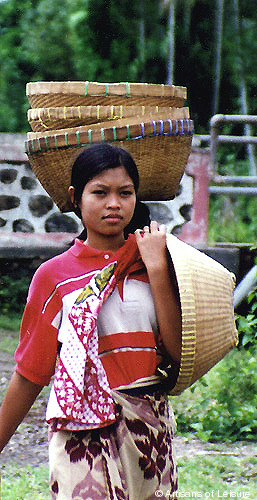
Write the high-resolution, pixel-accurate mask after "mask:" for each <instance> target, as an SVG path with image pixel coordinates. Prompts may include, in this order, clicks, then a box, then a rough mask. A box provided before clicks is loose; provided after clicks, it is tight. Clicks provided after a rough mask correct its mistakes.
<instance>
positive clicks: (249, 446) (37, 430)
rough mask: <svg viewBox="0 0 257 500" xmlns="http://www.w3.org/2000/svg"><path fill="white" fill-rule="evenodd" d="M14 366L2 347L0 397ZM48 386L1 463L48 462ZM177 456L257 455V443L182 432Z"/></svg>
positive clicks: (176, 445)
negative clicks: (222, 440) (189, 436)
mask: <svg viewBox="0 0 257 500" xmlns="http://www.w3.org/2000/svg"><path fill="white" fill-rule="evenodd" d="M13 367H14V362H13V357H12V356H10V355H8V354H6V353H3V352H1V351H0V399H2V395H3V393H4V391H5V389H6V386H7V383H8V380H9V379H10V377H11V374H12V371H13ZM48 392H49V390H48V389H44V390H43V391H42V393H41V394H40V396H39V398H38V399H37V401H36V403H35V404H34V406H33V408H32V409H31V410H30V412H29V414H28V415H27V417H26V419H25V420H24V422H23V423H22V424H21V425H20V427H19V429H18V430H17V431H16V433H15V434H14V436H13V437H12V439H11V440H10V442H9V444H8V445H7V447H6V448H5V450H4V451H3V452H2V454H1V455H0V465H4V464H6V463H8V462H10V461H15V462H16V463H17V464H19V465H24V464H30V465H39V464H41V465H42V464H45V465H47V462H48V446H47V425H46V423H45V418H44V414H45V407H46V403H47V399H48ZM174 442H175V450H176V456H177V458H180V457H183V456H187V457H189V456H190V457H192V456H195V455H198V456H206V455H217V454H221V453H222V454H223V455H232V456H245V457H247V456H249V457H250V456H254V455H255V456H257V443H242V442H237V443H233V444H227V443H224V444H222V445H221V444H220V443H219V444H218V445H215V444H213V443H203V442H202V441H200V440H198V439H194V440H188V439H186V438H184V437H182V436H176V437H175V440H174Z"/></svg>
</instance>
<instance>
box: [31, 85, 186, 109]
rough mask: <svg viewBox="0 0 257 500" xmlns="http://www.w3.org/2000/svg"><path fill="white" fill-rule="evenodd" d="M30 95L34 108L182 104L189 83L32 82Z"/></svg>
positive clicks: (180, 105)
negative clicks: (181, 84) (178, 84)
mask: <svg viewBox="0 0 257 500" xmlns="http://www.w3.org/2000/svg"><path fill="white" fill-rule="evenodd" d="M26 95H27V98H28V100H29V103H30V106H31V107H32V108H49V107H62V106H97V105H104V106H107V105H113V106H120V105H122V106H124V105H128V104H129V105H136V106H165V107H167V106H168V107H169V106H175V107H178V108H179V107H182V106H183V105H184V103H185V100H186V97H187V90H186V87H178V86H175V85H158V84H150V83H128V82H127V83H126V82H125V83H98V82H88V81H85V82H30V83H27V85H26Z"/></svg>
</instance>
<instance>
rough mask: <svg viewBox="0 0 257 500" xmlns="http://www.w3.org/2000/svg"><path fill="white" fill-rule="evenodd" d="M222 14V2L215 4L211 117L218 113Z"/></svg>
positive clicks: (222, 0) (221, 0)
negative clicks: (214, 56) (214, 47)
mask: <svg viewBox="0 0 257 500" xmlns="http://www.w3.org/2000/svg"><path fill="white" fill-rule="evenodd" d="M223 12H224V0H217V2H216V22H215V31H216V64H215V80H214V96H213V115H216V114H217V113H218V112H219V97H220V79H221V60H222V59H221V53H222V37H223Z"/></svg>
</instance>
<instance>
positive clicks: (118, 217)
mask: <svg viewBox="0 0 257 500" xmlns="http://www.w3.org/2000/svg"><path fill="white" fill-rule="evenodd" d="M103 219H104V220H108V221H110V222H117V221H120V220H121V219H122V217H121V215H119V214H109V215H105V216H104V217H103Z"/></svg>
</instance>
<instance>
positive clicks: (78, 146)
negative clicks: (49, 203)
mask: <svg viewBox="0 0 257 500" xmlns="http://www.w3.org/2000/svg"><path fill="white" fill-rule="evenodd" d="M158 116H159V118H158V119H156V120H152V119H151V118H148V119H147V117H146V118H145V120H144V122H142V121H141V122H139V121H138V119H136V118H134V119H122V120H117V121H115V122H104V123H101V126H99V125H98V124H93V125H90V126H85V127H78V128H70V129H62V130H58V131H54V132H53V131H48V132H46V133H45V134H42V133H39V132H29V133H28V134H27V136H28V140H27V141H26V143H25V147H26V152H27V154H28V157H29V161H30V164H31V167H32V169H33V171H34V173H35V175H36V176H37V178H38V179H39V181H40V182H41V184H42V185H43V187H44V188H45V190H46V191H47V192H48V194H49V195H50V196H51V198H52V199H53V200H54V201H55V203H56V205H57V206H58V207H59V209H60V210H61V211H62V212H68V211H71V210H72V207H71V205H70V201H69V198H68V195H67V191H68V187H69V185H70V178H71V168H72V163H73V160H74V159H75V157H76V156H77V155H78V154H79V152H80V151H82V149H83V148H84V147H86V146H88V145H90V144H93V143H99V142H102V141H106V142H109V143H111V144H113V145H116V146H121V147H124V148H125V149H127V151H129V153H131V155H132V156H133V158H134V160H135V162H136V164H137V166H138V170H139V175H140V187H139V193H138V197H139V199H141V200H168V199H171V198H173V197H174V195H175V193H176V190H177V188H178V185H179V182H180V180H181V177H182V175H183V172H184V169H185V167H186V163H187V160H188V156H189V154H190V150H191V142H192V134H193V122H192V121H191V120H188V119H185V120H172V119H167V118H165V119H164V120H162V119H160V115H158ZM113 123H115V125H113Z"/></svg>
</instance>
